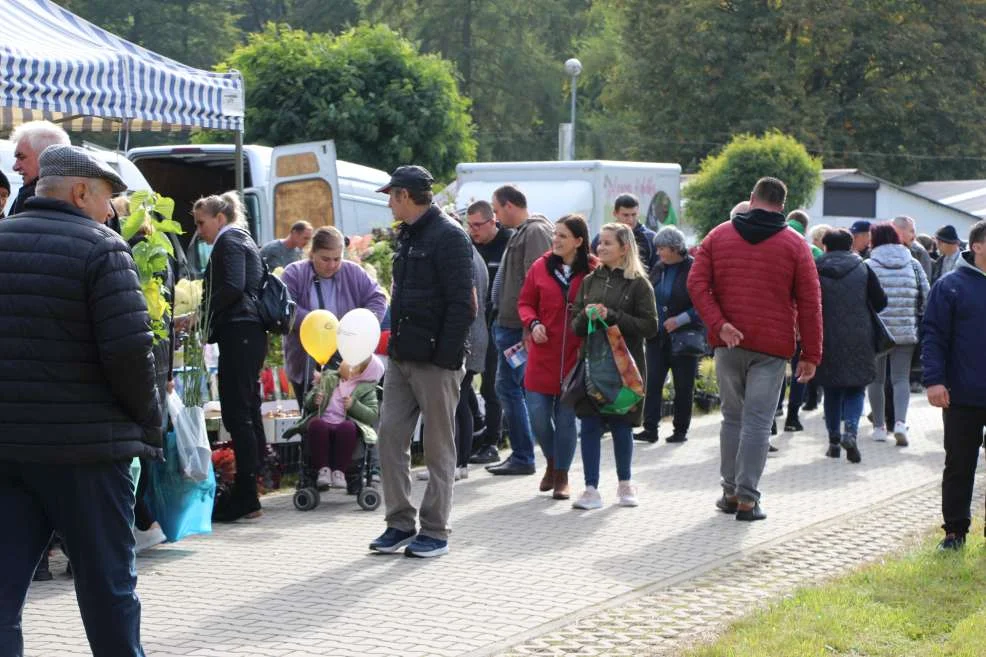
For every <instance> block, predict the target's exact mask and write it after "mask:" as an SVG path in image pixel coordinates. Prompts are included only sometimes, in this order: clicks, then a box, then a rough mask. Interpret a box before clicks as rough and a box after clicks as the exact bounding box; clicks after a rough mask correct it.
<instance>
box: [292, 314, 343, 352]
mask: <svg viewBox="0 0 986 657" xmlns="http://www.w3.org/2000/svg"><path fill="white" fill-rule="evenodd" d="M338 331H339V320H338V319H336V316H335V315H333V314H332V313H330V312H329V311H328V310H321V309H320V310H313V311H311V312H310V313H308V315H306V316H305V319H304V320H303V321H302V322H301V329H300V330H299V333H301V346H302V347H304V348H305V351H307V352H308V355H309V356H311V357H312V358H314V359H315V362H317V363H318V364H319V365H322V366H324V365H325V364H326V363H328V362H329V359H330V358H332V354H334V353H335V352H336V337H337V334H338Z"/></svg>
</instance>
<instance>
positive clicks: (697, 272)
mask: <svg viewBox="0 0 986 657" xmlns="http://www.w3.org/2000/svg"><path fill="white" fill-rule="evenodd" d="M714 241H715V234H714V230H713V233H712V234H710V235H708V236H706V238H705V241H703V242H702V244H701V246H699V248H698V249H697V250H696V253H695V262H693V263H692V269H691V272H689V274H688V296H689V297H691V300H692V304H693V305H694V306H695V309H696V310H697V311H698V315H699V317H701V318H702V322H703V323H704V324H705V325H706V326H707V327H708V328H709V340H710V341H711V342H716V341H718V339H719V331H720V330H721V329H722V325H723V324H725V323H726V318H725V317H723V315H722V308H720V307H719V302H718V301H716V298H715V295H714V294H713V282H712V276H713V274H712V259H713V257H714V256H713V254H712V250H713V248H714V244H713V242H714Z"/></svg>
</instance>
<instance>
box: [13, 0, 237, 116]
mask: <svg viewBox="0 0 986 657" xmlns="http://www.w3.org/2000/svg"><path fill="white" fill-rule="evenodd" d="M0 5H2V11H0V133H6V132H9V131H10V130H11V129H12V128H14V127H15V126H17V125H19V124H20V123H22V122H25V121H31V120H34V119H48V120H50V121H54V122H57V123H60V124H61V125H62V126H63V127H64V128H65V129H66V130H76V131H78V130H95V131H101V130H118V129H120V128H121V127H126V128H127V129H128V130H154V131H160V130H178V129H182V128H184V127H190V126H191V127H200V128H220V129H224V130H235V131H237V133H240V132H242V130H243V78H242V77H241V76H240V74H239V73H237V72H235V71H234V72H229V73H213V72H209V71H202V70H199V69H195V68H191V67H189V66H185V65H184V64H181V63H179V62H176V61H174V60H172V59H168V58H167V57H162V56H161V55H158V54H156V53H153V52H151V51H150V50H147V49H145V48H141V47H140V46H136V45H134V44H132V43H130V42H129V41H125V40H124V39H121V38H120V37H118V36H116V35H114V34H111V33H109V32H107V31H106V30H103V29H100V28H98V27H96V26H95V25H93V24H92V23H89V22H87V21H85V20H83V19H81V18H79V17H78V16H76V15H75V14H73V13H71V12H69V11H67V10H65V9H63V8H62V7H59V6H58V5H56V4H54V3H53V2H51V1H50V0H0Z"/></svg>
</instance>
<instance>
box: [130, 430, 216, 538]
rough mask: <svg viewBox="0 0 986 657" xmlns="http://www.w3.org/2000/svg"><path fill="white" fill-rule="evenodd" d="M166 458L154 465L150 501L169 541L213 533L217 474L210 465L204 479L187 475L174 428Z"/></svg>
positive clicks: (166, 441) (168, 436)
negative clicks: (213, 507)
mask: <svg viewBox="0 0 986 657" xmlns="http://www.w3.org/2000/svg"><path fill="white" fill-rule="evenodd" d="M164 459H165V460H164V461H156V462H154V463H152V464H151V481H150V484H151V485H150V486H149V487H148V489H149V490H148V491H147V503H148V505H149V506H150V507H151V511H152V512H153V513H154V518H155V519H156V520H157V521H158V523H159V524H160V525H161V529H162V530H163V531H164V535H165V536H167V537H168V540H169V541H172V542H174V541H177V540H180V539H182V538H184V537H186V536H190V535H192V534H211V533H212V505H213V502H214V501H215V498H216V477H215V474H214V473H213V471H212V463H210V464H209V473H208V476H207V477H206V478H205V481H194V480H192V479H189V478H188V477H186V476H185V475H184V474H183V473H182V471H181V466H180V465H179V463H178V441H177V438H176V437H175V432H174V431H169V432H168V433H167V434H166V435H165V437H164Z"/></svg>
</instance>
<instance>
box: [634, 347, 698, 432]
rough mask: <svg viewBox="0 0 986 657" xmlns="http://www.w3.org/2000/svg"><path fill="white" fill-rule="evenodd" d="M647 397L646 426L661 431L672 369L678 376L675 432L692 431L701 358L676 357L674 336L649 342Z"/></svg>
mask: <svg viewBox="0 0 986 657" xmlns="http://www.w3.org/2000/svg"><path fill="white" fill-rule="evenodd" d="M645 358H646V359H647V396H646V397H645V399H644V428H645V429H647V430H650V431H657V426H658V425H659V424H660V423H661V405H662V403H663V401H664V380H665V379H666V378H668V371H670V372H671V376H672V377H673V379H674V422H673V425H674V432H675V433H677V434H686V433H688V428H689V427H690V426H691V424H692V405H693V404H694V403H695V402H694V398H695V376H696V374H697V373H698V358H697V357H695V356H672V355H671V339H670V338H668V337H667V336H662V337H659V338H658V339H656V340H648V341H647V350H646V356H645Z"/></svg>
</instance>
